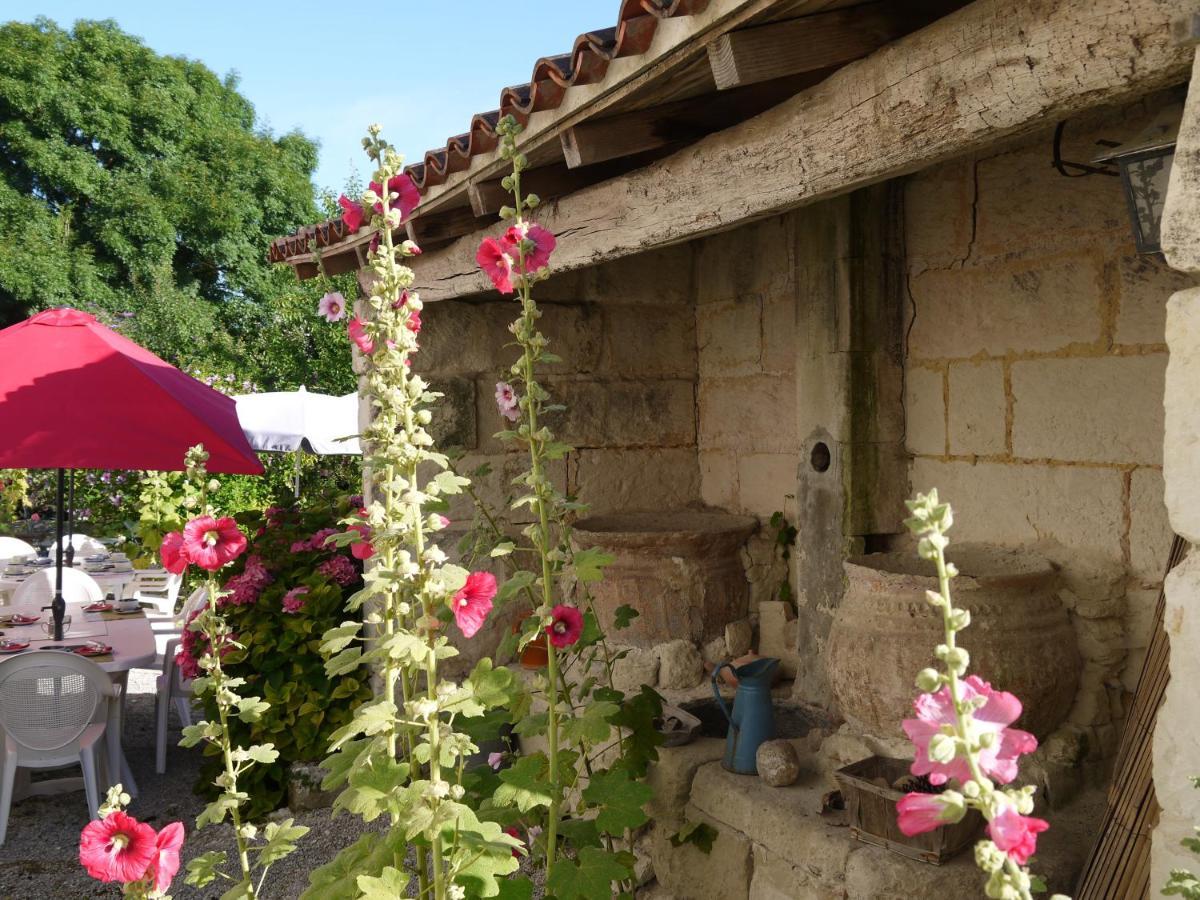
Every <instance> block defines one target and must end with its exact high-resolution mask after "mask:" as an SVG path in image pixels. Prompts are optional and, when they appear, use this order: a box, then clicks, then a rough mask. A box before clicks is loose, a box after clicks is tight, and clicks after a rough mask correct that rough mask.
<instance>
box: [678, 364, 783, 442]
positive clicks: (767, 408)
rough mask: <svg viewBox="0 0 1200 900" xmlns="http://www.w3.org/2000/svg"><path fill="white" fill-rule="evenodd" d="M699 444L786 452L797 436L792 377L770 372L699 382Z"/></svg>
mask: <svg viewBox="0 0 1200 900" xmlns="http://www.w3.org/2000/svg"><path fill="white" fill-rule="evenodd" d="M699 393H700V434H699V439H700V446H701V447H703V448H704V449H709V448H720V449H740V448H750V447H753V448H754V449H755V450H758V451H760V452H778V453H786V452H790V451H793V450H794V449H795V447H796V444H797V442H798V436H797V433H796V380H795V379H793V378H776V377H774V376H770V375H752V376H746V377H744V378H710V379H705V380H702V381H701V382H700V391H699Z"/></svg>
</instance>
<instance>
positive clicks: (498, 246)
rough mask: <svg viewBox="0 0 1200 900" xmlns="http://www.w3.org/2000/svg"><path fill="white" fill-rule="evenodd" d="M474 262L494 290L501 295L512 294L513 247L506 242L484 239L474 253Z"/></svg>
mask: <svg viewBox="0 0 1200 900" xmlns="http://www.w3.org/2000/svg"><path fill="white" fill-rule="evenodd" d="M475 262H477V263H479V268H481V269H483V273H484V274H485V275H487V277H488V278H490V279H491V280H492V284H493V285H495V287H496V290H498V291H499V292H500V293H502V294H511V293H512V292H513V283H512V276H513V247H512V244H510V243H508V242H507V241H498V240H496V239H495V238H490V237H489V238H484V239H483V242H482V243H481V244H480V245H479V250H477V251H476V253H475Z"/></svg>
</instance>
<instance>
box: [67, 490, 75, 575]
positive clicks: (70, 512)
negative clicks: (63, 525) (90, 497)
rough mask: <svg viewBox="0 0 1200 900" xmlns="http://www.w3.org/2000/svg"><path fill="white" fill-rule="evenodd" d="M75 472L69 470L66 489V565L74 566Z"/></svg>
mask: <svg viewBox="0 0 1200 900" xmlns="http://www.w3.org/2000/svg"><path fill="white" fill-rule="evenodd" d="M74 534H75V470H74V469H72V470H71V480H70V484H69V486H68V487H67V548H66V552H67V565H68V566H73V565H75V541H74V540H72V536H73V535H74Z"/></svg>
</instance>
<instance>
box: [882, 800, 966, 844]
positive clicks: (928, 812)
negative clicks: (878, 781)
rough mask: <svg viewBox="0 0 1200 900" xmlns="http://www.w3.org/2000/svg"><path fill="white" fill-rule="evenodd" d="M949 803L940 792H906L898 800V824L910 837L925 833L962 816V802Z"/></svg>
mask: <svg viewBox="0 0 1200 900" xmlns="http://www.w3.org/2000/svg"><path fill="white" fill-rule="evenodd" d="M961 799H962V798H961V797H960V798H959V803H958V804H957V805H956V804H953V803H947V802H946V798H945V797H941V796H939V795H938V794H905V795H904V796H903V797H901V798H900V799H899V800H897V801H896V812H897V813H898V814H899V815H898V817H897V824H898V825H899V826H900V830H901V831H902V832H904V833H905V834H906V835H907V836H908V837H912V836H913V835H916V834H924V833H925V832H926V831H933V830H934V829H936V828H940V827H941V826H943V825H945V824H947V823H949V822H957V821H958V820H959V819H961V818H962V802H961Z"/></svg>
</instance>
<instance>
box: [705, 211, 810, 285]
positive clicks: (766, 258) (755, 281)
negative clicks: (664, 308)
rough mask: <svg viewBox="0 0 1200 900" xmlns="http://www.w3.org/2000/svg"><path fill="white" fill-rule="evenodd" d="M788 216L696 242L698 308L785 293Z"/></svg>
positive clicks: (789, 263) (788, 271) (789, 236)
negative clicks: (717, 302) (756, 295)
mask: <svg viewBox="0 0 1200 900" xmlns="http://www.w3.org/2000/svg"><path fill="white" fill-rule="evenodd" d="M792 241H793V228H792V218H791V217H790V216H776V217H775V218H772V219H764V220H762V221H760V222H752V223H750V224H749V225H743V226H741V227H740V228H735V229H733V230H732V231H727V232H725V233H723V234H718V235H715V236H714V237H710V238H705V239H704V240H702V241H698V242H697V245H696V297H697V301H698V302H699V303H700V304H705V303H712V302H716V301H721V300H730V299H733V298H734V297H743V296H746V295H747V294H762V293H773V292H780V291H782V290H786V288H787V286H788V285H789V284H790V283H791V277H792V276H791V273H792V257H793V247H792Z"/></svg>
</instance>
